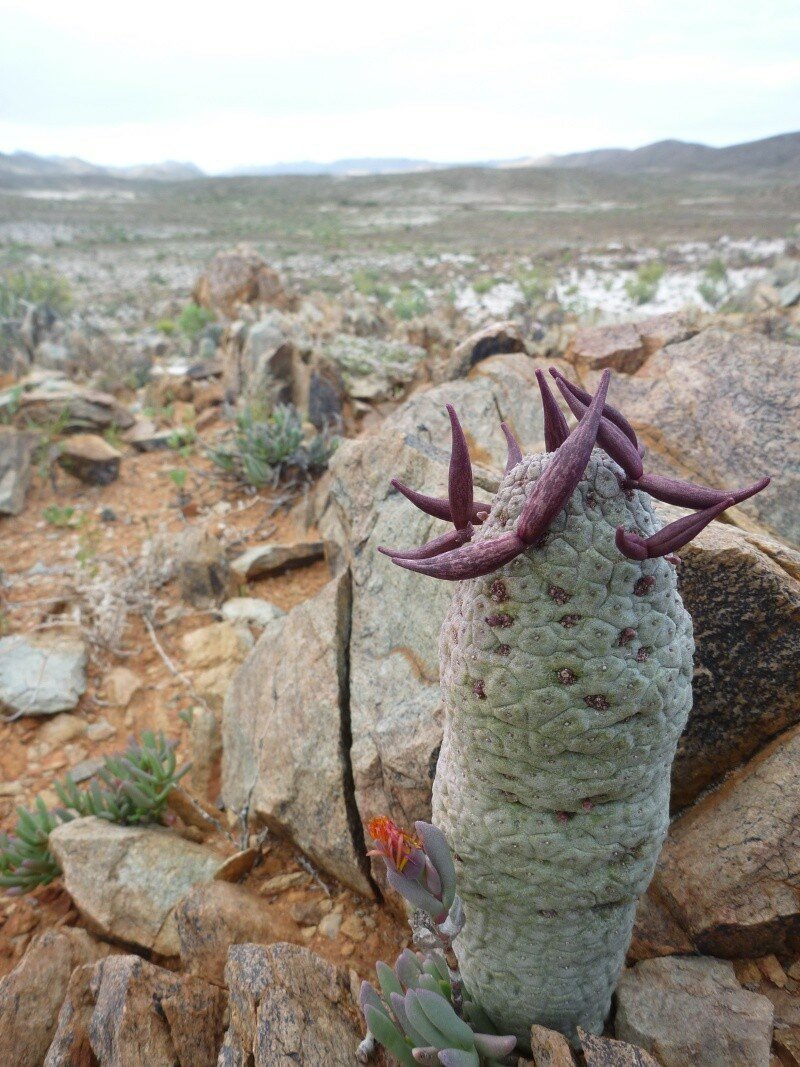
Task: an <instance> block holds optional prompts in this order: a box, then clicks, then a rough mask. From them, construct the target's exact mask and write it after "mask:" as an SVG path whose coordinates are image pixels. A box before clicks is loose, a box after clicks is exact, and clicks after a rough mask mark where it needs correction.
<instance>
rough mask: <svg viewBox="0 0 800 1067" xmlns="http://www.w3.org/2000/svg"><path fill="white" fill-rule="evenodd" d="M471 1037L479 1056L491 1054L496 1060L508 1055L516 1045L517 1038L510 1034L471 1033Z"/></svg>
mask: <svg viewBox="0 0 800 1067" xmlns="http://www.w3.org/2000/svg"><path fill="white" fill-rule="evenodd" d="M472 1039H473V1041H474V1042H475V1048H476V1049H477V1050H478V1052H479V1053H480V1054H481V1056H491V1057H492V1058H493V1059H496V1060H501V1059H502V1058H503V1057H504V1056H510V1055H511V1053H512V1052H513V1051H514V1049H515V1048H516V1047H517V1039H516V1038H515V1037H514V1036H513V1035H511V1034H506V1035H503V1036H501V1035H500V1034H473V1035H472Z"/></svg>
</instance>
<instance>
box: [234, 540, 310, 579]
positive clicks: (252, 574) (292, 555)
mask: <svg viewBox="0 0 800 1067" xmlns="http://www.w3.org/2000/svg"><path fill="white" fill-rule="evenodd" d="M323 555H324V545H323V543H322V541H295V542H293V543H292V544H267V545H256V546H255V547H254V548H250V549H248V550H247V552H244V553H243V554H242V555H241V556H238V557H237V558H236V559H235V560H234V561H233V562H232V563H231V570H232V571H233V573H234V574H236V575H237V576H238V577H239V578H243V579H245V580H246V581H250V580H253V579H256V578H263V577H264V576H265V575H267V574H277V573H279V572H280V571H283V570H287V569H288V568H290V567H305V566H307V565H308V564H309V563H315V562H316V561H317V560H318V559H322V557H323Z"/></svg>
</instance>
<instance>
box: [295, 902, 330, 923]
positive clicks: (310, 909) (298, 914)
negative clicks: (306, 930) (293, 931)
mask: <svg viewBox="0 0 800 1067" xmlns="http://www.w3.org/2000/svg"><path fill="white" fill-rule="evenodd" d="M332 908H333V904H332V903H331V901H330V900H329V899H328V898H327V897H326V898H325V899H324V900H304V901H302V902H301V903H298V904H292V906H291V908H290V909H289V913H290V914H291V916H292V918H293V919H294V921H295V922H296V923H297V924H298V926H314V927H316V926H317V925H318V924H319V923H320V922H321V921H322V918H323V916H324V915H327V914H328V912H330V911H331V909H332Z"/></svg>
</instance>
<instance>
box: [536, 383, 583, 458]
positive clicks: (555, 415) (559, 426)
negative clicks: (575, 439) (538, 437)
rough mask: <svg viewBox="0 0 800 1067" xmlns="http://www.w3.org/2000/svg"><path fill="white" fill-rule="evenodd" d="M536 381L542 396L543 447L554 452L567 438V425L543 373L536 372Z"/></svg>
mask: <svg viewBox="0 0 800 1067" xmlns="http://www.w3.org/2000/svg"><path fill="white" fill-rule="evenodd" d="M536 381H537V382H538V384H539V392H540V393H541V395H542V410H543V412H544V447H545V449H546V450H547V451H548V452H555V451H556V450H557V449H559V448H560V447H561V446H562V445H563V444H564V442H565V441H566V439H567V438H568V437H569V424H568V423H567V420H566V419H565V418H564V412H563V411H562V410H561V408H560V407H559V406H558V401H557V400H556V398H555V396H554V395H553V391H552V390H551V388H550V386H549V385H548V384H547V378H545V376H544V371H542V370H537V371H536ZM590 399H591V398H590Z"/></svg>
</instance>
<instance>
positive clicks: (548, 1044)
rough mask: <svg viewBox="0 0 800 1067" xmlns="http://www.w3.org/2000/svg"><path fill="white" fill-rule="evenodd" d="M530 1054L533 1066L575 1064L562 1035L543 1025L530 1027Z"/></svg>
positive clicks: (548, 1066)
mask: <svg viewBox="0 0 800 1067" xmlns="http://www.w3.org/2000/svg"><path fill="white" fill-rule="evenodd" d="M531 1054H532V1056H533V1065H534V1067H574V1064H575V1060H574V1058H573V1055H572V1050H571V1049H570V1047H569V1042H568V1041H567V1039H566V1038H565V1037H564V1035H563V1034H560V1033H558V1032H557V1031H556V1030H548V1029H547V1027H545V1026H532V1027H531Z"/></svg>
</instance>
